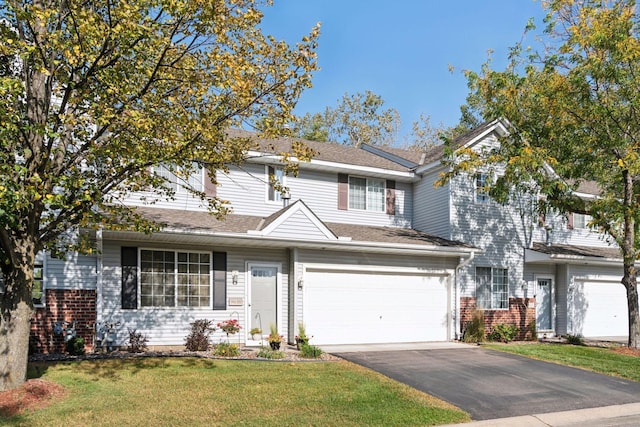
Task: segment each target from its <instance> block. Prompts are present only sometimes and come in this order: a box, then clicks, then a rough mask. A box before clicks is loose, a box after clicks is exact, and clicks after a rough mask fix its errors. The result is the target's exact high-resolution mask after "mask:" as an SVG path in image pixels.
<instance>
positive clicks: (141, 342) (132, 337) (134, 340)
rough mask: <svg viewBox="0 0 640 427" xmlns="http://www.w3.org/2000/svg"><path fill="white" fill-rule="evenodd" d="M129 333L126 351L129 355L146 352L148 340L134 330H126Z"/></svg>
mask: <svg viewBox="0 0 640 427" xmlns="http://www.w3.org/2000/svg"><path fill="white" fill-rule="evenodd" d="M127 331H129V346H128V347H127V349H128V350H129V351H130V352H131V353H144V352H145V351H146V350H147V341H148V340H149V339H148V338H147V336H146V335H144V334H143V333H142V332H138V331H136V330H135V329H130V328H127Z"/></svg>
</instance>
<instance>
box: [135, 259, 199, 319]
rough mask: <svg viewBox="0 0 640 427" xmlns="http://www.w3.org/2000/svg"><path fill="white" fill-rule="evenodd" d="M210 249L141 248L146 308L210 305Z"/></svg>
mask: <svg viewBox="0 0 640 427" xmlns="http://www.w3.org/2000/svg"><path fill="white" fill-rule="evenodd" d="M210 304H211V254H210V253H209V252H180V251H152V250H144V249H143V250H141V251H140V305H141V306H142V307H209V306H210Z"/></svg>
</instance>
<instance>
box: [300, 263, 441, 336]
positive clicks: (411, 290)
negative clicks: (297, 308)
mask: <svg viewBox="0 0 640 427" xmlns="http://www.w3.org/2000/svg"><path fill="white" fill-rule="evenodd" d="M448 295H449V292H448V285H447V278H446V277H443V276H432V275H431V276H427V275H424V274H416V273H415V272H412V273H406V274H403V273H398V272H392V273H388V272H375V273H370V272H362V271H327V270H320V269H317V270H314V269H310V268H307V270H306V272H305V291H304V308H303V309H304V322H305V326H306V329H307V331H309V334H311V335H313V337H314V338H313V343H314V344H318V345H321V344H356V343H393V342H419V341H446V340H447V338H448V337H447V325H448V317H449V316H448V307H449V303H448V301H449V298H448Z"/></svg>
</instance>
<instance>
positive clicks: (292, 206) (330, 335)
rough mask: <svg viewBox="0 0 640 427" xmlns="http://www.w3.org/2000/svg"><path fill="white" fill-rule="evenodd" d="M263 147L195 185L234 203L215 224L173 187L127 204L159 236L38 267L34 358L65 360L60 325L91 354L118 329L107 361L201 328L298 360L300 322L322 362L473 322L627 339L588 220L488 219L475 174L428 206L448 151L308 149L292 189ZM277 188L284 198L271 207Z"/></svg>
mask: <svg viewBox="0 0 640 427" xmlns="http://www.w3.org/2000/svg"><path fill="white" fill-rule="evenodd" d="M233 132H234V133H242V132H241V131H233ZM504 134H506V128H505V127H504V125H503V124H502V123H501V122H500V121H495V122H491V123H487V124H484V125H482V126H481V127H479V128H478V129H475V130H474V131H472V132H469V133H468V134H466V135H464V136H462V137H460V138H459V139H458V140H457V141H456V143H457V144H459V145H460V146H467V147H476V146H477V147H481V146H483V145H487V144H489V145H491V144H496V143H498V139H497V135H504ZM258 142H259V148H256V149H255V150H254V151H252V152H249V153H247V161H246V163H244V164H243V165H242V166H239V167H230V169H229V172H228V173H222V172H218V173H217V175H216V180H217V183H218V185H217V186H216V187H212V186H211V185H210V184H209V179H208V177H207V176H206V172H205V171H202V174H201V175H198V176H193V177H191V178H190V179H191V183H192V184H194V185H197V186H200V185H201V186H202V187H201V188H202V190H203V191H205V192H206V193H207V194H209V195H211V196H214V195H215V196H217V197H219V198H221V199H223V200H227V201H229V203H230V205H231V207H232V209H233V212H232V213H231V214H229V215H228V216H227V217H226V219H224V220H221V221H220V220H216V219H215V217H214V216H212V215H210V214H209V213H208V212H207V211H206V209H205V208H204V207H203V206H201V205H200V202H199V201H198V200H196V199H193V198H191V197H190V196H189V195H188V194H187V193H186V192H181V191H180V186H179V182H178V181H177V180H176V181H175V186H176V189H177V192H176V198H175V200H173V201H170V202H167V201H157V202H156V203H155V204H153V205H147V204H145V203H144V202H143V199H144V198H145V197H146V198H147V199H149V198H153V197H152V196H153V195H152V194H142V193H140V194H131V196H130V198H129V200H127V203H129V204H131V205H136V206H138V209H139V211H140V212H141V213H142V214H144V215H145V216H147V217H148V218H153V219H155V220H157V221H159V222H161V223H163V224H164V227H163V229H162V231H160V232H157V233H154V234H152V235H145V234H141V233H133V232H124V231H110V230H101V231H99V232H97V233H96V235H95V240H96V245H97V247H98V249H99V254H98V255H96V256H80V255H74V256H72V257H71V258H69V259H67V260H57V259H51V258H50V257H42V260H43V261H42V264H39V267H41V269H42V270H41V271H42V277H43V280H42V288H43V289H44V297H43V299H42V300H41V301H43V303H41V304H39V305H37V309H36V315H35V318H34V321H33V322H32V341H31V342H32V350H33V351H44V352H51V351H60V350H61V348H62V345H63V342H64V337H63V335H62V334H61V333H60V332H61V330H60V328H59V325H61V324H62V322H70V323H72V322H75V327H76V332H77V333H78V334H79V335H82V336H84V337H85V338H86V339H87V346H88V347H93V346H94V345H98V344H100V345H105V340H106V338H107V335H105V334H104V333H101V332H100V333H98V334H97V336H95V337H94V330H95V329H94V325H96V324H97V325H98V329H99V330H101V328H100V327H101V326H102V325H105V324H109V325H111V324H113V325H114V326H115V331H116V334H115V337H113V338H115V341H114V342H113V343H111V342H109V345H119V346H123V345H126V338H127V328H130V329H136V330H137V331H138V332H141V333H143V334H145V335H147V336H148V337H149V344H150V345H152V346H165V345H166V346H180V345H183V344H184V337H185V336H186V335H187V333H188V328H189V323H191V322H193V321H194V320H196V319H211V320H213V321H214V323H217V322H220V321H223V320H226V319H230V318H233V319H238V320H239V322H240V324H241V325H242V327H243V329H242V330H241V331H240V333H239V334H238V335H236V336H235V337H233V338H232V341H234V342H238V343H240V344H248V345H257V344H258V343H259V342H258V341H253V340H252V337H251V335H250V334H249V330H250V329H251V328H254V327H259V328H261V329H262V330H263V334H267V333H268V331H269V327H270V325H271V324H275V325H277V327H278V329H279V331H280V333H282V334H284V335H285V337H286V338H287V339H288V341H290V342H291V341H293V339H294V335H295V334H296V333H297V325H298V322H304V324H305V326H306V328H307V331H308V333H309V334H310V335H313V337H314V338H313V341H312V343H313V344H318V345H323V344H342V343H386V342H389V343H391V342H412V341H446V340H452V339H457V338H459V337H460V333H461V332H462V330H463V328H464V326H465V324H466V322H467V321H468V320H469V315H470V312H471V310H472V309H473V308H474V307H478V308H481V309H483V310H484V313H485V320H486V322H487V328H488V329H490V327H491V326H492V325H493V324H496V323H502V322H504V323H515V324H516V325H517V326H518V327H519V328H520V329H521V331H522V334H521V335H523V336H524V335H525V333H527V332H528V331H529V330H530V328H531V326H532V323H533V320H536V322H535V323H536V324H537V328H538V332H539V333H545V334H548V335H555V334H566V333H572V334H582V335H584V336H604V335H607V336H611V335H615V336H626V335H627V330H626V319H627V314H626V298H625V297H624V287H623V286H622V285H621V284H620V277H621V274H622V264H621V261H620V259H619V255H618V252H617V249H616V248H613V247H609V246H608V245H607V244H606V243H605V242H604V241H603V240H602V239H601V236H599V235H598V234H597V233H594V232H592V231H590V230H587V229H586V228H584V227H585V221H587V222H588V218H582V217H580V216H577V215H573V216H572V215H557V216H550V217H549V218H548V219H546V221H544V222H543V221H538V218H537V215H534V214H533V211H532V209H531V203H530V202H529V201H526V200H523V201H521V202H519V203H515V204H512V205H509V206H502V205H499V204H497V203H495V202H494V201H492V200H491V199H490V198H489V197H488V195H487V194H486V192H485V191H484V185H485V183H484V180H485V177H484V176H483V175H482V174H476V175H473V176H457V177H455V178H453V179H452V180H451V181H450V182H449V183H448V184H446V185H444V186H442V187H439V188H434V185H433V184H434V182H435V181H436V180H437V179H438V177H439V176H440V173H441V172H443V171H444V166H442V163H441V160H442V156H443V150H442V147H436V148H434V149H432V150H430V151H428V152H427V153H416V152H411V151H406V150H397V149H390V148H378V147H372V146H368V145H363V146H362V147H361V148H353V147H346V146H342V145H337V144H328V143H318V142H312V141H308V142H307V144H308V145H310V146H311V148H313V149H314V150H316V152H317V154H316V155H315V157H314V158H313V159H312V160H311V161H310V162H302V163H300V171H299V174H298V176H296V177H293V176H285V175H284V174H283V172H282V168H281V163H280V157H279V156H278V155H277V154H276V153H280V152H283V151H287V150H289V148H290V144H291V141H289V140H287V139H279V140H259V141H258ZM158 173H163V174H165V176H167V177H169V178H171V174H170V173H169V172H168V171H167V170H163V169H161V168H159V169H158ZM270 177H271V178H270ZM274 179H275V180H277V181H279V182H280V183H281V184H283V185H284V187H286V188H287V189H288V192H287V193H285V194H280V193H279V192H278V191H276V190H275V189H274V188H273V186H272V185H270V182H272V180H274ZM590 194H591V195H590V196H589V195H588V194H587V193H585V197H587V196H589V197H593V191H591V193H590ZM94 338H97V339H98V340H100V342H98V343H96V342H94ZM222 338H223V334H222V333H221V332H217V333H216V335H215V337H214V340H219V339H222Z"/></svg>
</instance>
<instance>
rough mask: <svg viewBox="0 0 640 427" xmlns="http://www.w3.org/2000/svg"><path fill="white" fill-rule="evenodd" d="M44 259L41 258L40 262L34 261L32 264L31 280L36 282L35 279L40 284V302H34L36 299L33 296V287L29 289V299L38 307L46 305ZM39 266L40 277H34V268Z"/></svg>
mask: <svg viewBox="0 0 640 427" xmlns="http://www.w3.org/2000/svg"><path fill="white" fill-rule="evenodd" d="M45 264H46V262H45V260H43V261H42V262H39V263H38V262H36V263H35V264H34V265H33V281H34V284H35V282H36V280H39V281H40V283H41V284H42V285H41V286H42V289H41V292H42V295H41V296H40V302H36V299H35V298H33V288H32V289H31V301H33V306H34V307H37V308H40V307H44V306H45V305H46V297H47V292H46V274H45ZM37 268H39V269H40V270H41V273H40V275H41V277H40V279H36V269H37Z"/></svg>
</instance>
